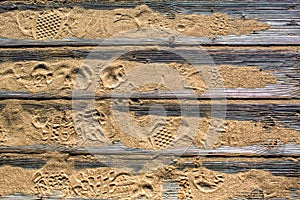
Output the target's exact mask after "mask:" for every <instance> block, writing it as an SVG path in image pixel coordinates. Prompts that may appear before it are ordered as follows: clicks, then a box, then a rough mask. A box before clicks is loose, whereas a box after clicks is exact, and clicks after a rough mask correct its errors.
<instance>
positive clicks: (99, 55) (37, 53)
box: [0, 44, 300, 99]
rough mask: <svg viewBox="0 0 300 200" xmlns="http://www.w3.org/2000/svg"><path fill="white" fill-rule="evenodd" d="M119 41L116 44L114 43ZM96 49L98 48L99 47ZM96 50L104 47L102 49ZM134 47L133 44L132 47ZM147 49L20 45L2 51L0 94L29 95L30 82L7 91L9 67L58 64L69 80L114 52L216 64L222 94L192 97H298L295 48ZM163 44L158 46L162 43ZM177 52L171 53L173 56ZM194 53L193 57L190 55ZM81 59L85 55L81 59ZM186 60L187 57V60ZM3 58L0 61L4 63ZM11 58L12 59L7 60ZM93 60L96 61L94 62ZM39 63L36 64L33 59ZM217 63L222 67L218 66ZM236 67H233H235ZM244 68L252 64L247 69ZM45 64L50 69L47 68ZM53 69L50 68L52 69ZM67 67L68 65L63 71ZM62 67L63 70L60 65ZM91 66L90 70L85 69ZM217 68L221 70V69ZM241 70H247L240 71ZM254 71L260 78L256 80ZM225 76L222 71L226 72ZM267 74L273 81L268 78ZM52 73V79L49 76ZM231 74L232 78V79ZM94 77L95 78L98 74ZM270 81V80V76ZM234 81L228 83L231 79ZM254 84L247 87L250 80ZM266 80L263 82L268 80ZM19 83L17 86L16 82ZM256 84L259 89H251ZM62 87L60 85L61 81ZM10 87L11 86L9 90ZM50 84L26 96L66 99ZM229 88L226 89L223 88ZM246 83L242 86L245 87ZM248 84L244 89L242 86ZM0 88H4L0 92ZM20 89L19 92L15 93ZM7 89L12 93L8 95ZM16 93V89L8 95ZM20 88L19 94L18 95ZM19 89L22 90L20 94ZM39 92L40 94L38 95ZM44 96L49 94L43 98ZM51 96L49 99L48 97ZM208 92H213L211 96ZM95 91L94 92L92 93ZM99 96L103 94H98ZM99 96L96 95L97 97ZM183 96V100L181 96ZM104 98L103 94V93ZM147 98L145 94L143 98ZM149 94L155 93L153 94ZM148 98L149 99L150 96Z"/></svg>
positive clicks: (143, 59) (145, 59) (134, 58)
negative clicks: (25, 46) (226, 66)
mask: <svg viewBox="0 0 300 200" xmlns="http://www.w3.org/2000/svg"><path fill="white" fill-rule="evenodd" d="M118 45H120V44H118ZM99 48H100V47H99ZM102 48H104V49H103V50H102ZM137 48H139V47H137ZM142 48H143V49H144V48H146V49H147V48H150V50H139V51H132V52H129V53H126V52H125V53H124V54H122V53H123V51H120V50H118V47H101V49H91V48H56V49H53V48H51V49H30V48H29V49H26V52H24V51H23V50H19V49H2V50H0V51H1V54H0V55H1V56H0V60H1V61H2V62H3V63H2V65H3V67H2V71H3V72H2V74H3V77H2V81H3V85H4V86H2V90H3V91H2V92H1V98H29V97H30V93H28V94H26V91H28V90H30V89H28V88H26V87H33V86H34V85H31V84H33V83H29V82H28V81H27V82H28V83H26V84H27V85H24V84H23V83H22V79H20V78H18V79H16V80H15V82H19V84H20V86H18V87H19V89H13V87H12V85H9V84H7V82H9V81H12V78H13V77H14V76H15V77H18V76H19V74H18V73H17V72H15V71H17V70H20V69H21V68H22V69H24V70H26V71H28V73H30V72H31V71H32V70H33V69H31V68H33V67H34V66H37V65H38V64H43V65H46V66H47V67H48V68H49V70H50V71H51V72H52V73H54V74H57V73H60V72H61V70H62V69H61V68H59V66H60V65H61V66H62V65H64V68H66V70H67V71H69V72H66V73H69V74H66V75H69V76H72V78H73V80H71V82H72V81H74V79H75V78H76V73H73V74H70V73H71V72H72V71H76V70H77V71H78V69H79V68H80V67H81V65H82V63H88V62H89V60H91V59H97V60H98V61H99V63H100V62H104V61H107V60H109V58H111V57H114V55H119V54H121V56H120V57H119V59H120V60H122V61H126V60H127V61H130V62H138V63H149V64H151V63H158V64H171V63H173V62H177V63H182V62H186V61H184V58H183V57H181V56H180V55H189V59H190V60H191V59H192V60H193V61H192V62H196V63H197V62H199V64H200V65H214V64H215V65H216V66H217V67H218V69H219V68H220V70H221V71H220V75H221V78H223V80H222V81H223V83H224V85H223V87H224V88H225V89H224V91H223V94H219V93H220V91H217V90H216V91H214V90H212V91H209V92H210V93H208V91H206V93H204V94H202V95H201V96H198V97H199V98H209V97H218V96H220V97H224V96H226V97H227V98H229V99H234V98H236V99H246V98H250V99H267V98H273V99H280V98H287V99H288V98H299V94H300V93H299V80H300V73H299V52H298V49H297V47H284V48H283V47H278V48H275V47H274V49H273V48H272V49H270V48H258V49H256V48H257V47H256V48H255V47H253V48H252V47H251V48H250V47H249V48H244V49H239V48H237V47H234V48H229V49H226V48H224V47H218V48H216V47H213V48H212V47H207V48H204V49H202V50H201V51H202V52H205V54H208V55H209V56H210V58H206V59H202V58H201V56H200V57H199V58H198V57H197V50H195V48H196V47H191V48H190V49H189V48H188V47H176V49H172V51H173V50H174V51H175V53H174V52H168V51H165V50H160V49H155V50H153V49H151V47H142ZM162 48H163V47H162ZM176 52H177V54H176ZM193 55H194V56H193ZM84 58H85V59H84ZM190 60H187V61H188V62H189V61H190ZM5 61H6V62H5ZM11 61H13V62H16V63H15V64H12V63H11ZM98 61H97V62H98ZM39 62H40V63H39ZM224 65H228V68H226V69H223V68H224ZM222 66H223V68H222ZM235 67H238V68H235ZM245 67H246V68H245ZM247 67H252V68H251V69H250V68H248V69H247ZM50 68H51V69H50ZM52 68H53V69H52ZM67 68H68V69H67ZM233 69H234V70H235V71H237V70H241V71H240V72H239V73H236V74H235V75H234V76H232V77H231V78H230V77H226V74H225V75H224V76H223V73H226V72H227V71H229V70H233ZM64 70H65V69H64ZM91 70H92V69H91ZM222 70H223V71H222ZM245 70H248V72H247V73H246V72H245ZM258 70H261V72H256V73H255V74H253V73H252V72H253V71H258ZM257 75H259V76H261V77H260V78H258V77H257ZM227 76H228V75H227ZM243 76H247V79H253V81H252V82H251V83H250V82H249V84H250V85H249V84H248V85H247V84H246V85H239V81H238V80H240V79H244V78H245V77H243ZM270 76H272V77H273V78H272V79H274V80H272V79H270ZM59 77H60V78H58V79H57V80H55V81H53V82H52V83H56V82H61V83H63V82H64V81H65V80H64V77H61V76H59ZM265 77H269V78H268V79H270V80H272V81H271V82H266V83H264V81H263V79H264V78H265ZM55 78H56V77H54V79H55ZM233 78H236V79H237V80H236V81H234V79H233ZM98 79H99V78H98ZM275 79H276V80H275ZM232 81H233V83H235V85H232V83H229V82H232ZM254 83H255V86H251V84H254ZM268 83H269V84H268ZM22 84H23V86H22ZM257 84H258V85H259V87H260V88H257V87H258V86H256V85H257ZM61 86H62V85H61ZM9 87H11V88H9ZM53 87H54V86H50V87H49V86H48V87H44V89H43V87H40V88H39V91H34V92H35V93H36V92H40V94H38V93H37V94H35V95H32V96H31V98H35V99H36V98H44V99H47V98H50V99H51V98H59V97H61V98H66V99H70V98H71V97H70V94H68V92H69V93H70V91H71V89H72V88H70V87H69V86H68V87H66V88H64V89H59V88H57V87H55V88H53ZM228 87H229V88H228ZM245 87H246V88H245ZM247 87H249V88H247ZM4 91H5V92H4ZM21 91H22V92H21ZM11 92H12V93H11ZM14 92H17V93H14ZM18 92H21V93H18ZM24 92H25V93H24ZM43 93H44V94H45V95H46V96H45V97H43ZM47 94H49V95H48V96H49V97H48V96H47ZM52 94H53V95H54V96H55V97H53V95H52ZM212 94H213V95H212ZM97 95H99V94H96V96H97ZM101 95H103V94H101ZM101 95H100V97H99V98H100V99H101V98H102V97H101ZM160 95H161V96H160V97H159V96H157V98H167V96H168V95H165V96H164V94H160ZM184 95H185V94H184V93H182V94H180V93H178V95H177V97H179V98H181V97H184ZM186 95H187V96H186V98H189V96H188V94H186ZM108 97H109V95H108ZM149 97H150V96H149ZM154 97H155V96H154ZM154 97H151V98H154Z"/></svg>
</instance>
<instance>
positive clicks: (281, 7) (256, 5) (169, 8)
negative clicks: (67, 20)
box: [0, 1, 300, 46]
mask: <svg viewBox="0 0 300 200" xmlns="http://www.w3.org/2000/svg"><path fill="white" fill-rule="evenodd" d="M23 3H24V2H23ZM143 4H144V5H148V6H149V7H150V8H152V9H153V10H154V11H155V12H158V13H163V14H164V15H166V16H167V18H168V17H171V16H173V17H174V16H175V14H180V15H187V14H207V15H209V14H211V13H217V12H221V13H225V14H228V15H229V16H230V17H232V18H240V19H244V20H247V19H259V20H260V21H261V22H266V23H268V24H269V25H270V28H269V29H268V30H265V31H260V32H256V31H253V33H252V34H251V35H249V36H228V37H223V36H221V37H217V38H216V39H209V38H208V37H207V38H204V39H198V43H201V44H202V45H266V46H267V45H287V44H289V45H295V44H299V38H298V35H299V33H300V31H299V29H298V26H299V15H298V13H299V5H298V4H297V3H296V2H274V1H260V2H253V1H233V2H232V1H230V2H226V1H218V2H217V3H216V2H211V1H191V2H183V1H174V2H172V3H171V2H168V1H163V2H160V1H158V2H155V1H154V2H153V1H135V2H128V1H124V2H120V1H118V2H109V3H108V2H105V1H104V2H103V1H96V2H89V1H87V2H84V1H82V2H75V3H71V4H69V5H65V4H60V3H57V2H47V3H46V4H39V3H37V4H35V5H31V4H28V2H27V3H25V4H22V2H14V3H13V4H11V3H10V2H9V1H7V2H3V3H2V4H1V8H2V12H7V11H20V10H45V9H50V8H52V9H57V8H60V7H66V8H68V9H72V8H74V7H76V6H79V7H82V8H85V9H93V10H99V9H100V10H112V9H116V8H131V9H132V8H134V7H135V6H138V5H143ZM274 10H276V12H274ZM271 36H272V37H271ZM7 42H9V43H11V41H7ZM7 42H5V41H4V42H3V41H2V42H1V43H2V44H3V45H6V44H5V43H7ZM22 43H24V42H19V44H18V46H20V45H23V44H22ZM25 43H26V42H25ZM75 43H76V44H75ZM88 43H89V44H90V42H89V41H80V40H79V41H78V40H77V41H73V42H70V41H68V42H66V43H61V42H59V41H58V43H56V45H57V44H58V45H66V44H69V45H86V44H88ZM94 43H95V42H94ZM32 44H34V42H31V41H28V44H24V45H32ZM48 44H50V45H55V44H51V43H48ZM0 46H1V45H0Z"/></svg>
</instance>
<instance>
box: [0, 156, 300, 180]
mask: <svg viewBox="0 0 300 200" xmlns="http://www.w3.org/2000/svg"><path fill="white" fill-rule="evenodd" d="M16 156H17V155H15V156H14V157H10V156H7V157H6V158H2V159H1V160H0V167H2V166H13V167H21V168H24V169H35V170H38V169H41V168H42V167H43V166H44V165H45V164H46V161H47V160H46V159H42V158H18V157H16ZM33 156H34V154H33ZM70 158H72V161H73V162H74V168H75V169H93V168H99V167H108V166H109V165H107V163H105V162H106V161H104V162H101V161H100V160H98V159H97V158H95V161H93V162H91V161H83V160H80V158H76V156H75V157H69V159H70ZM180 159H185V155H182V156H181V157H180ZM202 159H203V160H204V161H203V162H202V163H203V166H204V167H206V168H207V169H210V170H213V171H219V172H223V173H228V174H231V173H238V172H246V171H249V170H253V169H256V170H264V171H269V172H270V173H271V174H273V175H274V176H286V177H298V176H299V175H300V171H299V169H300V165H299V164H300V163H299V161H296V160H295V161H292V160H268V159H265V160H261V161H238V160H235V161H226V160H218V158H215V159H214V161H205V157H204V156H203V157H202ZM227 159H230V157H227ZM136 164H137V166H136V167H137V168H140V167H141V166H138V165H139V163H136ZM173 165H174V166H177V167H179V168H186V167H187V168H196V167H197V165H196V164H195V163H191V162H188V161H186V162H183V163H176V162H175V163H173Z"/></svg>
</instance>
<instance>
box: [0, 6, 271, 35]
mask: <svg viewBox="0 0 300 200" xmlns="http://www.w3.org/2000/svg"><path fill="white" fill-rule="evenodd" d="M83 15H84V17H82V16H83ZM0 24H1V26H0V37H3V38H18V39H25V38H26V39H36V40H45V39H62V38H89V39H91V38H93V39H97V38H109V37H112V36H114V35H116V34H121V33H122V32H126V31H132V30H137V29H141V28H145V27H146V28H149V27H150V28H151V27H156V28H163V29H167V30H173V31H176V32H178V33H181V34H184V35H187V36H196V37H210V38H215V37H218V36H225V35H242V34H251V33H253V32H257V31H263V30H266V29H268V28H269V25H268V24H266V23H260V22H258V21H257V20H256V19H238V18H232V17H230V16H228V15H226V14H222V13H214V14H212V15H204V14H199V15H195V14H192V15H183V14H176V15H175V16H174V17H173V18H168V17H166V16H164V15H163V14H161V13H158V12H155V11H153V10H151V9H150V8H149V7H147V6H146V5H141V6H137V7H135V8H128V9H125V8H119V9H114V10H92V9H83V8H80V7H74V8H72V9H69V8H61V9H54V10H50V9H49V10H43V11H31V10H25V11H12V12H5V13H2V14H1V15H0Z"/></svg>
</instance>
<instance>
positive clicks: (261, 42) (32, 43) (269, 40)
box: [0, 34, 300, 48]
mask: <svg viewBox="0 0 300 200" xmlns="http://www.w3.org/2000/svg"><path fill="white" fill-rule="evenodd" d="M171 36H172V35H171ZM157 44H160V45H166V46H170V45H174V46H270V45H272V46H297V45H299V44H300V39H299V36H282V35H279V36H272V37H270V36H269V35H267V34H265V35H256V34H254V35H241V36H238V37H237V36H222V37H218V38H215V39H211V38H195V37H190V38H188V37H185V38H184V39H181V38H180V37H179V38H176V40H175V41H174V42H173V41H172V43H171V44H170V38H169V37H168V38H165V39H164V38H163V37H162V38H159V39H152V38H148V39H146V40H145V39H127V38H120V39H118V40H117V39H112V40H109V39H106V40H104V39H73V38H69V39H60V40H43V41H37V40H26V39H25V40H20V39H3V38H1V39H0V47H9V48H13V47H63V46H71V47H81V46H98V45H106V46H116V45H117V46H119V45H122V46H127V45H137V46H138V45H140V46H151V45H157Z"/></svg>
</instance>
